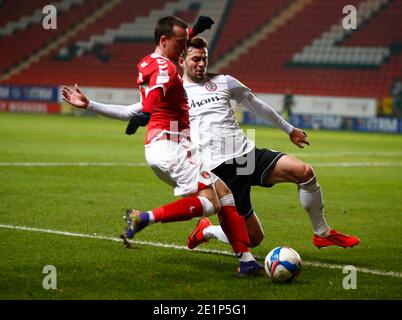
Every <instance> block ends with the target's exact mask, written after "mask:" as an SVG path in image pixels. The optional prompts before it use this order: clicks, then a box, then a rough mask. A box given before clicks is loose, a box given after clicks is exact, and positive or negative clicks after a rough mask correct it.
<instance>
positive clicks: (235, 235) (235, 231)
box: [218, 206, 250, 253]
mask: <svg viewBox="0 0 402 320" xmlns="http://www.w3.org/2000/svg"><path fill="white" fill-rule="evenodd" d="M218 216H219V222H220V224H221V227H222V230H223V232H225V234H226V236H227V237H228V240H229V242H230V245H231V246H232V248H233V251H234V252H235V253H239V252H249V251H250V249H249V247H250V238H249V236H248V231H247V227H246V221H245V220H244V218H243V217H242V216H241V215H239V213H238V212H237V210H236V207H234V206H224V207H222V208H221V211H219V213H218Z"/></svg>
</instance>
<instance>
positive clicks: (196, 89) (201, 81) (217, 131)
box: [64, 37, 360, 249]
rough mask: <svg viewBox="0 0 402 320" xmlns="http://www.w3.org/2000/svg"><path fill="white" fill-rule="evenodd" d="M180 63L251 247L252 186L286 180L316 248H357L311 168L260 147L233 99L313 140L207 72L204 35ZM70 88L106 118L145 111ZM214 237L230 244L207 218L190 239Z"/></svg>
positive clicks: (257, 239)
mask: <svg viewBox="0 0 402 320" xmlns="http://www.w3.org/2000/svg"><path fill="white" fill-rule="evenodd" d="M180 63H181V65H182V67H183V69H184V74H183V80H184V87H185V89H186V93H187V96H188V99H189V106H190V109H189V114H190V126H191V139H192V141H193V142H195V143H198V144H199V145H200V146H201V150H202V157H203V159H206V161H207V163H208V166H209V169H210V170H212V172H213V173H215V174H216V175H217V176H218V177H219V178H221V179H222V180H223V181H224V182H225V183H226V184H227V186H228V187H229V188H230V189H231V191H232V192H233V196H234V199H235V203H236V207H237V210H238V212H239V214H241V215H243V217H244V218H245V220H246V225H247V230H248V233H249V237H250V242H251V246H257V245H259V244H260V243H261V241H262V240H263V239H264V231H263V228H262V226H261V223H260V221H259V219H258V217H257V215H256V213H255V212H254V210H253V207H252V204H251V199H250V192H251V187H252V186H261V187H266V188H269V187H272V186H273V185H274V184H276V183H282V182H291V183H295V184H296V185H297V187H298V194H299V199H300V203H301V205H302V207H303V208H304V209H305V210H306V212H307V213H308V215H309V217H310V220H311V223H312V226H313V230H314V235H313V244H314V245H315V246H317V247H319V248H320V247H326V246H333V245H337V246H341V247H353V246H355V245H357V244H359V242H360V240H359V239H358V238H357V237H354V236H348V235H345V234H342V233H339V232H337V231H335V230H333V229H331V228H330V227H329V226H328V224H327V222H326V221H325V218H324V210H323V209H324V205H323V196H322V191H321V187H320V185H319V184H318V182H317V179H316V176H315V173H314V171H313V169H312V167H311V166H310V165H308V164H306V163H304V162H302V161H301V160H299V159H297V158H295V157H293V156H291V155H286V154H284V153H282V152H278V151H273V150H269V149H259V148H256V147H255V144H254V142H253V141H252V140H250V139H248V138H247V137H246V136H245V135H244V133H243V132H242V130H241V129H240V127H239V124H238V122H237V120H236V116H235V113H234V111H233V109H232V106H231V104H230V100H231V99H235V100H237V102H239V103H242V104H243V105H244V106H245V107H247V108H248V109H250V110H251V111H253V112H255V113H257V114H258V115H259V116H261V117H263V118H265V119H267V120H268V121H270V122H271V123H272V124H274V125H275V126H277V127H278V128H280V129H282V130H283V131H284V132H285V133H286V134H288V135H289V138H290V140H291V141H292V142H293V143H294V144H295V145H297V146H298V147H299V148H303V144H307V145H308V144H309V142H308V140H307V136H306V133H305V132H304V131H302V130H300V129H298V128H294V127H293V126H292V125H291V124H289V123H288V122H287V121H286V120H285V119H283V118H282V117H281V116H280V115H279V114H277V113H276V112H275V111H274V110H273V109H272V108H271V107H270V106H269V105H267V104H266V103H264V102H263V101H261V100H260V99H258V98H256V97H255V96H254V95H253V94H252V92H251V90H250V89H249V88H247V87H246V86H244V85H243V84H242V83H241V82H239V81H238V80H237V79H235V78H233V77H231V76H228V75H211V74H207V66H208V49H207V43H206V41H205V40H204V39H203V38H201V37H195V38H193V39H192V40H191V42H190V44H189V48H188V51H187V53H186V54H185V56H183V57H182V58H181V59H180ZM66 90H67V88H65V89H64V92H65V97H66V94H67V93H66V92H67V91H66ZM68 90H69V91H70V92H69V93H68V95H69V96H71V95H72V94H74V101H75V104H74V101H72V100H71V99H70V101H67V100H66V101H67V102H69V103H71V104H73V105H75V106H78V105H86V106H88V110H91V111H93V112H95V113H97V114H100V115H103V116H105V117H109V118H113V119H121V120H125V119H130V117H132V116H133V115H135V114H136V113H137V112H139V111H141V109H142V105H141V103H137V104H133V105H129V106H122V105H109V104H103V103H99V102H95V101H92V100H88V98H87V97H85V95H84V94H83V93H82V92H81V91H79V89H78V88H75V90H73V89H68ZM77 104H78V105H77ZM251 169H252V170H251ZM250 170H251V172H250ZM211 239H218V240H220V241H223V242H226V243H229V241H228V239H227V237H226V235H225V233H224V232H223V230H222V228H221V227H220V226H213V225H212V224H211V222H210V220H209V219H208V218H202V219H200V220H199V222H198V224H197V226H196V228H195V230H194V231H193V232H192V233H191V234H190V236H189V238H188V247H189V248H190V249H192V248H195V247H196V246H198V245H199V244H201V243H203V242H206V241H208V240H211Z"/></svg>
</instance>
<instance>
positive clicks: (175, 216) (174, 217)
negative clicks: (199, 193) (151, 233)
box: [153, 197, 202, 222]
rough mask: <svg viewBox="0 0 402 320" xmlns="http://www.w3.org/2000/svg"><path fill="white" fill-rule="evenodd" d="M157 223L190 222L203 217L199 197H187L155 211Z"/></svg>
mask: <svg viewBox="0 0 402 320" xmlns="http://www.w3.org/2000/svg"><path fill="white" fill-rule="evenodd" d="M153 214H154V218H155V222H174V221H184V220H190V219H191V218H194V217H200V216H202V203H201V201H200V199H198V197H187V198H183V199H180V200H177V201H175V202H172V203H169V204H167V205H165V206H162V207H159V208H156V209H154V210H153Z"/></svg>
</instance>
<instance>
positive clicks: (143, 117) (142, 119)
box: [126, 111, 151, 135]
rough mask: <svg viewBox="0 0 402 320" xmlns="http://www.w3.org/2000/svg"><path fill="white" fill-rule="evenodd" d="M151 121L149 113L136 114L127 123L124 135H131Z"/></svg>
mask: <svg viewBox="0 0 402 320" xmlns="http://www.w3.org/2000/svg"><path fill="white" fill-rule="evenodd" d="M150 119H151V114H150V113H149V112H142V111H140V112H137V113H136V114H135V115H134V116H133V117H132V118H131V119H130V121H129V123H128V125H127V128H126V134H128V135H132V134H134V133H135V132H136V131H137V129H138V127H145V126H146V125H147V124H148V122H149V120H150Z"/></svg>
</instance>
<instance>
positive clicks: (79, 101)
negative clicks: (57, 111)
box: [61, 84, 89, 109]
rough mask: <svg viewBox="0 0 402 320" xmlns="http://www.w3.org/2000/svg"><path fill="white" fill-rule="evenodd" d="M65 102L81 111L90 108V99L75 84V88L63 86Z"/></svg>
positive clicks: (62, 91)
mask: <svg viewBox="0 0 402 320" xmlns="http://www.w3.org/2000/svg"><path fill="white" fill-rule="evenodd" d="M61 93H62V95H63V101H65V102H67V103H68V104H71V105H72V106H74V107H76V108H80V109H87V108H88V106H89V99H88V97H87V96H86V95H85V94H84V93H83V92H82V91H81V90H80V88H78V85H77V84H75V86H74V88H69V87H67V86H63V87H62V89H61Z"/></svg>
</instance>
